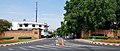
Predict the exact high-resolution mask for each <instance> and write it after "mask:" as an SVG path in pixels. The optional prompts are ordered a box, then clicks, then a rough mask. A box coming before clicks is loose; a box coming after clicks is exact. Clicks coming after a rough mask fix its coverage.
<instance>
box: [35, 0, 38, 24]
mask: <svg viewBox="0 0 120 51" xmlns="http://www.w3.org/2000/svg"><path fill="white" fill-rule="evenodd" d="M35 4H36V10H35V12H36V13H35V14H36V15H35V17H36V20H35V22H37V17H38V1H37V0H35Z"/></svg>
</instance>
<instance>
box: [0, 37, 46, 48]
mask: <svg viewBox="0 0 120 51" xmlns="http://www.w3.org/2000/svg"><path fill="white" fill-rule="evenodd" d="M44 39H46V38H43V39H36V40H31V41H26V42H17V43H10V44H0V47H4V46H11V45H17V44H27V43H32V42H36V41H40V40H44Z"/></svg>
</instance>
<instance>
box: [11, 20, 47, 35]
mask: <svg viewBox="0 0 120 51" xmlns="http://www.w3.org/2000/svg"><path fill="white" fill-rule="evenodd" d="M48 27H49V26H48V25H47V23H38V22H12V27H11V30H32V29H34V28H40V29H42V31H41V36H43V37H44V36H47V35H49V34H48Z"/></svg>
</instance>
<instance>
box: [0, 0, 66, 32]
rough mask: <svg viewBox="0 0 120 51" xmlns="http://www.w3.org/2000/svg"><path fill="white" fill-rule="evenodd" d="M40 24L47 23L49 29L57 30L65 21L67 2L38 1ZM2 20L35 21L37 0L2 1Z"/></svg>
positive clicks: (58, 0)
mask: <svg viewBox="0 0 120 51" xmlns="http://www.w3.org/2000/svg"><path fill="white" fill-rule="evenodd" d="M37 1H38V22H41V23H47V24H48V25H49V29H53V30H55V29H57V28H58V27H60V22H61V21H63V18H64V16H63V14H64V13H65V10H64V6H65V1H66V0H37ZM0 19H6V20H8V21H10V22H22V21H23V19H26V21H28V22H34V21H35V0H0Z"/></svg>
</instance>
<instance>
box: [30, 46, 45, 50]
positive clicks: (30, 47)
mask: <svg viewBox="0 0 120 51" xmlns="http://www.w3.org/2000/svg"><path fill="white" fill-rule="evenodd" d="M28 47H29V48H33V49H36V50H43V49H42V48H37V47H33V46H28Z"/></svg>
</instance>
